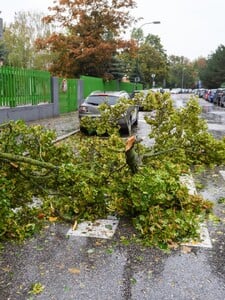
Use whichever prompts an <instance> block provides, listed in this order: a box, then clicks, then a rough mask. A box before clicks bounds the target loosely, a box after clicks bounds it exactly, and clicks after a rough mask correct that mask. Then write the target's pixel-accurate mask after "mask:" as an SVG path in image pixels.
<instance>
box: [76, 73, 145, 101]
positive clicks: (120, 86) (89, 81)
mask: <svg viewBox="0 0 225 300" xmlns="http://www.w3.org/2000/svg"><path fill="white" fill-rule="evenodd" d="M81 79H82V80H83V81H84V97H87V96H88V95H89V94H90V93H91V92H93V91H95V90H100V91H118V90H124V91H126V92H128V93H131V92H133V90H135V89H136V90H142V89H143V85H142V84H141V83H132V82H121V81H118V80H110V81H103V79H102V78H96V77H90V76H81Z"/></svg>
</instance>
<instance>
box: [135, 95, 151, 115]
mask: <svg viewBox="0 0 225 300" xmlns="http://www.w3.org/2000/svg"><path fill="white" fill-rule="evenodd" d="M151 92H152V91H151V90H134V91H133V92H132V93H131V98H132V99H134V101H135V103H136V104H137V105H138V106H139V110H140V111H143V110H144V102H145V98H146V96H147V95H148V94H149V93H151Z"/></svg>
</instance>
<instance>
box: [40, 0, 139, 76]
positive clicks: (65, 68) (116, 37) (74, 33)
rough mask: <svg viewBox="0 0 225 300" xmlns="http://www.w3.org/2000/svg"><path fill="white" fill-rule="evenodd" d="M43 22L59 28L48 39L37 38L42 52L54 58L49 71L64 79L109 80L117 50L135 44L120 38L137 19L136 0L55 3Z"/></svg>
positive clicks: (129, 47)
mask: <svg viewBox="0 0 225 300" xmlns="http://www.w3.org/2000/svg"><path fill="white" fill-rule="evenodd" d="M55 4H56V5H55V6H53V7H49V11H50V14H49V15H48V16H46V17H45V18H44V19H43V20H44V22H45V23H47V24H57V25H59V28H61V29H62V30H60V32H55V33H54V34H52V35H51V36H50V37H48V38H46V39H37V41H36V44H37V46H38V47H39V49H48V50H50V51H51V52H52V54H53V56H52V57H53V58H52V60H53V61H52V62H51V64H50V72H52V74H54V75H60V76H64V77H79V75H89V76H97V77H103V78H104V77H106V78H109V74H107V71H108V69H109V66H110V63H111V60H112V57H113V56H115V55H116V54H117V53H118V50H120V51H121V50H123V51H130V50H131V49H132V48H134V47H135V43H134V42H133V43H132V41H126V40H124V39H122V38H121V37H120V36H121V34H122V33H125V31H126V29H127V28H128V27H129V26H130V25H131V24H132V22H133V21H134V19H133V18H132V17H131V15H130V9H132V8H134V7H136V2H135V1H134V0H123V1H121V0H111V1H108V0H91V1H90V0H56V1H55Z"/></svg>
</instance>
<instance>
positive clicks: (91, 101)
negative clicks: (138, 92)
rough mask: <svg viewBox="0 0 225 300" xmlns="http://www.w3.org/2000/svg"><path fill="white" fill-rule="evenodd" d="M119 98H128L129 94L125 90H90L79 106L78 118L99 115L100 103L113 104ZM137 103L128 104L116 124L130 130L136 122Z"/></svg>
mask: <svg viewBox="0 0 225 300" xmlns="http://www.w3.org/2000/svg"><path fill="white" fill-rule="evenodd" d="M120 99H127V100H129V99H130V95H129V94H128V93H127V92H126V91H95V92H92V93H91V94H90V95H89V96H88V97H87V98H86V99H85V100H84V102H83V103H82V104H81V105H80V107H79V118H80V119H81V118H83V117H86V116H88V117H91V118H96V117H100V116H101V115H100V112H99V109H98V106H99V105H100V104H102V103H107V104H109V105H110V106H114V105H115V104H117V103H118V101H119V100H120ZM138 112H139V107H138V105H129V106H128V109H127V111H126V112H125V114H124V115H123V116H121V118H120V119H119V120H118V125H119V126H120V127H121V129H126V130H128V131H129V132H130V130H131V127H132V126H133V125H137V123H138Z"/></svg>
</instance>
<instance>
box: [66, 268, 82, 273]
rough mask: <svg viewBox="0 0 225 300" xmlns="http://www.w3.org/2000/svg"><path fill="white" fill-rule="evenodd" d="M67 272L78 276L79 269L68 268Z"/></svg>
mask: <svg viewBox="0 0 225 300" xmlns="http://www.w3.org/2000/svg"><path fill="white" fill-rule="evenodd" d="M68 271H69V272H70V273H72V274H80V269H77V268H69V269H68Z"/></svg>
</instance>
